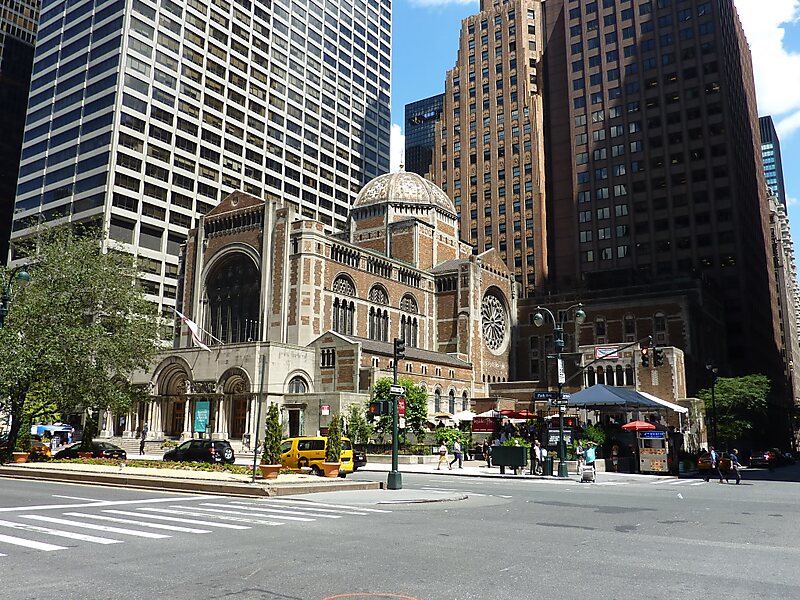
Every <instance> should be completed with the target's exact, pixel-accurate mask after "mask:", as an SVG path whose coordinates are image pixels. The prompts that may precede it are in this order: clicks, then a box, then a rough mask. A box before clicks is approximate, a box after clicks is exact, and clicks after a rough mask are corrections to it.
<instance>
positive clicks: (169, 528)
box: [64, 512, 211, 533]
mask: <svg viewBox="0 0 800 600" xmlns="http://www.w3.org/2000/svg"><path fill="white" fill-rule="evenodd" d="M64 515H66V516H68V517H85V518H89V519H97V520H99V521H112V522H114V523H126V524H128V525H138V526H139V527H149V528H150V529H163V530H166V531H180V532H183V533H211V532H210V531H209V530H208V529H193V528H191V527H181V526H179V525H165V524H163V523H148V522H147V521H134V520H133V519H120V518H117V517H106V516H104V515H92V514H89V513H77V512H65V513H64Z"/></svg>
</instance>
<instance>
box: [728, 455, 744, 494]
mask: <svg viewBox="0 0 800 600" xmlns="http://www.w3.org/2000/svg"><path fill="white" fill-rule="evenodd" d="M730 458H731V470H732V471H733V475H734V477H736V485H739V484H740V483H741V482H742V475H741V473H740V472H739V470H740V469H741V468H742V463H740V462H739V451H738V450H737V449H736V448H734V449H733V452H731V456H730Z"/></svg>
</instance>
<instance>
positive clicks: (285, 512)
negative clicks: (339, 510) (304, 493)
mask: <svg viewBox="0 0 800 600" xmlns="http://www.w3.org/2000/svg"><path fill="white" fill-rule="evenodd" d="M201 506H215V507H217V508H231V506H230V505H229V504H215V503H213V502H203V503H202V504H201ZM233 508H240V509H242V510H253V511H257V512H265V513H270V515H269V516H273V515H272V513H277V514H278V515H301V516H303V517H317V518H319V519H341V518H342V515H322V514H319V513H309V512H297V511H296V510H295V507H294V506H287V507H286V509H289V510H286V509H284V508H282V507H281V508H268V507H266V506H264V507H255V506H234V507H233Z"/></svg>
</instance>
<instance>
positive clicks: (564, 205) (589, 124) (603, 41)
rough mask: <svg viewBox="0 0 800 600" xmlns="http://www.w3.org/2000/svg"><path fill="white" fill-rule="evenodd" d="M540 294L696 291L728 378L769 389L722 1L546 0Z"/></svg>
mask: <svg viewBox="0 0 800 600" xmlns="http://www.w3.org/2000/svg"><path fill="white" fill-rule="evenodd" d="M545 7H546V23H547V32H546V35H547V45H546V47H545V51H544V62H545V80H546V86H545V90H546V92H547V93H546V101H545V106H546V108H547V115H546V123H547V152H546V153H545V156H546V159H547V161H548V162H547V173H548V181H547V194H548V236H547V239H548V240H550V252H549V257H550V263H549V265H550V284H551V285H552V286H554V287H555V288H557V289H560V290H566V289H570V290H571V289H576V288H578V289H579V288H584V289H591V290H599V289H604V288H616V289H621V288H624V287H625V286H628V285H634V284H640V285H641V284H645V285H646V284H648V283H650V282H652V283H662V284H663V283H664V282H669V281H675V282H677V281H680V280H682V279H686V278H689V279H701V280H703V281H704V282H706V283H707V284H708V286H709V287H710V288H711V289H713V290H715V293H716V294H717V295H718V296H719V298H720V299H721V301H722V306H723V310H724V319H725V324H726V327H725V329H726V334H727V356H725V357H712V356H709V357H703V360H706V359H707V360H714V361H717V362H722V363H724V364H726V365H728V366H729V367H730V371H729V372H731V373H735V374H746V373H759V372H761V373H765V374H767V375H770V376H771V377H773V382H774V383H775V384H776V385H778V386H780V379H781V372H782V370H783V369H782V360H781V357H780V355H779V351H778V348H779V338H778V336H777V330H778V322H777V309H776V307H777V304H776V302H777V300H776V293H775V279H774V272H773V270H772V269H771V268H770V260H771V258H770V257H771V252H770V242H769V239H770V237H769V207H768V202H767V195H766V183H765V180H764V174H763V170H762V167H761V145H760V140H759V129H758V117H757V114H756V101H755V89H754V83H753V74H752V65H751V59H750V51H749V49H748V46H747V40H746V39H745V36H744V32H743V30H742V26H741V23H740V22H739V17H738V15H737V13H736V9H735V7H734V4H733V0H646V1H642V0H633V1H632V0H592V1H587V0H547V1H546V2H545Z"/></svg>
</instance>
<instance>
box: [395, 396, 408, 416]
mask: <svg viewBox="0 0 800 600" xmlns="http://www.w3.org/2000/svg"><path fill="white" fill-rule="evenodd" d="M397 416H398V417H405V416H406V399H405V398H403V397H402V396H400V397H399V398H398V399H397Z"/></svg>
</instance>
